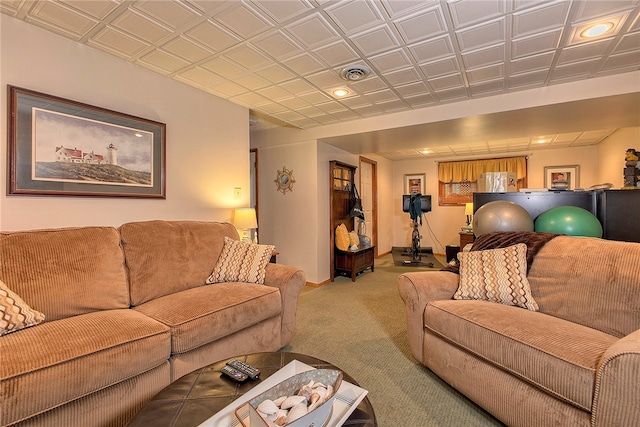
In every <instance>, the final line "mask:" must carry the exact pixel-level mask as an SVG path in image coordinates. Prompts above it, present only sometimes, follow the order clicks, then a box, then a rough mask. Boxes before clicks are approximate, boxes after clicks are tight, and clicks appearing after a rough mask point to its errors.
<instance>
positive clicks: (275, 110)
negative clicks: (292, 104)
mask: <svg viewBox="0 0 640 427" xmlns="http://www.w3.org/2000/svg"><path fill="white" fill-rule="evenodd" d="M259 110H260V111H261V112H263V113H265V114H267V115H269V114H279V113H282V112H283V111H287V107H285V106H284V105H280V104H278V103H277V102H271V103H269V104H263V105H260V108H259Z"/></svg>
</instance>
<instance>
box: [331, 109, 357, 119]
mask: <svg viewBox="0 0 640 427" xmlns="http://www.w3.org/2000/svg"><path fill="white" fill-rule="evenodd" d="M332 115H333V116H335V117H336V118H337V119H339V120H354V119H357V118H360V115H359V114H357V113H355V112H353V111H351V110H344V111H336V112H335V113H332Z"/></svg>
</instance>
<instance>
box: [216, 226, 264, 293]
mask: <svg viewBox="0 0 640 427" xmlns="http://www.w3.org/2000/svg"><path fill="white" fill-rule="evenodd" d="M275 248H276V247H275V246H273V245H257V244H254V243H245V242H240V241H238V240H234V239H231V238H229V237H226V236H225V238H224V246H223V247H222V252H221V253H220V257H219V258H218V262H216V265H215V266H214V267H213V272H212V273H211V275H210V276H209V278H208V279H207V283H208V284H212V283H220V282H246V283H257V284H259V285H263V284H264V277H265V274H266V269H267V264H269V260H271V256H272V255H273V252H274V250H275Z"/></svg>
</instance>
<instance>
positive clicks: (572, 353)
mask: <svg viewBox="0 0 640 427" xmlns="http://www.w3.org/2000/svg"><path fill="white" fill-rule="evenodd" d="M476 243H477V241H476ZM474 248H475V244H474ZM527 278H528V281H529V284H530V287H531V293H532V296H533V298H534V299H535V301H536V302H537V304H538V306H539V310H538V311H531V310H528V309H524V308H520V307H514V306H509V305H504V304H499V303H495V302H487V301H482V300H458V299H452V297H453V295H454V293H455V292H456V290H457V288H458V285H459V282H460V277H459V276H458V274H455V273H452V272H450V271H434V272H411V273H406V274H403V275H401V276H400V277H399V279H398V289H399V292H400V295H401V297H402V299H403V300H404V303H405V305H406V313H407V322H408V340H409V345H410V348H411V352H412V354H413V356H414V357H415V358H416V359H417V360H418V361H419V362H420V363H422V364H424V365H425V366H427V367H428V368H429V369H431V370H432V371H433V372H434V373H436V374H437V375H438V376H439V377H440V378H442V379H443V380H444V381H446V382H447V383H449V384H450V385H451V386H453V387H454V388H456V389H457V390H459V391H460V392H461V393H463V394H464V395H466V396H467V397H469V398H470V399H471V400H473V401H474V402H476V403H477V404H478V405H480V406H481V407H483V408H484V409H486V410H487V411H488V412H490V413H491V414H493V415H494V416H495V417H497V418H498V419H499V420H501V421H502V422H504V423H505V424H507V425H509V426H523V427H535V426H567V427H577V426H597V427H632V426H638V425H640V244H638V243H628V242H618V241H609V240H600V239H594V238H584V237H570V236H558V237H555V238H553V239H551V240H549V241H548V242H546V243H545V244H544V245H543V246H542V247H541V248H540V249H539V251H538V252H537V254H536V255H535V257H534V258H533V260H532V263H531V267H530V269H529V270H528V276H527Z"/></svg>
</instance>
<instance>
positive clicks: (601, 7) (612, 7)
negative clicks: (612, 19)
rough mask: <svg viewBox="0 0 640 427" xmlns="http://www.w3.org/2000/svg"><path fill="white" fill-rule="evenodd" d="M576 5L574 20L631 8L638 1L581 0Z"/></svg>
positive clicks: (636, 4) (635, 5) (588, 19)
mask: <svg viewBox="0 0 640 427" xmlns="http://www.w3.org/2000/svg"><path fill="white" fill-rule="evenodd" d="M576 6H577V10H576V17H575V19H576V21H590V20H592V19H594V18H599V17H602V16H605V15H609V14H611V13H612V12H622V11H628V10H631V9H633V8H634V7H637V6H638V2H637V1H635V0H613V1H611V0H608V1H581V2H578V4H577V5H576Z"/></svg>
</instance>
